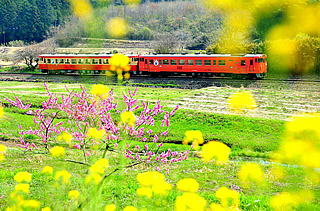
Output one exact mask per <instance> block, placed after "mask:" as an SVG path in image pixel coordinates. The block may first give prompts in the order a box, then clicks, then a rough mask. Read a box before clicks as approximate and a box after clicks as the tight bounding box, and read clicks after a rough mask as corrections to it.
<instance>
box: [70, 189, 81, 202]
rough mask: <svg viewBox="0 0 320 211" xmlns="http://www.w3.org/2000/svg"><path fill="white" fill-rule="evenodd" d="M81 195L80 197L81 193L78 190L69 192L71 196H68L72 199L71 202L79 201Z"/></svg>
mask: <svg viewBox="0 0 320 211" xmlns="http://www.w3.org/2000/svg"><path fill="white" fill-rule="evenodd" d="M79 195H80V193H79V191H77V190H71V191H69V194H68V196H69V198H70V199H71V200H76V199H78V198H79Z"/></svg>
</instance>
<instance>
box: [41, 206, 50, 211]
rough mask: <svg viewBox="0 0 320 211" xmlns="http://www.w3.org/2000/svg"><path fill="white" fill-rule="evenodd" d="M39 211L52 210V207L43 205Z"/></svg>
mask: <svg viewBox="0 0 320 211" xmlns="http://www.w3.org/2000/svg"><path fill="white" fill-rule="evenodd" d="M41 211H52V209H51V208H50V207H45V208H42V209H41Z"/></svg>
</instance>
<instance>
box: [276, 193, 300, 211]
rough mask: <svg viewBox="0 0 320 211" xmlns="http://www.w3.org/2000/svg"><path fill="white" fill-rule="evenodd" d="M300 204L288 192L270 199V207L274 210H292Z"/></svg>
mask: <svg viewBox="0 0 320 211" xmlns="http://www.w3.org/2000/svg"><path fill="white" fill-rule="evenodd" d="M297 204H298V202H297V201H296V198H295V197H294V196H293V195H291V194H290V193H288V192H283V193H280V194H278V195H275V196H273V197H272V198H271V199H270V205H271V207H272V208H273V209H274V210H291V209H292V207H294V206H296V205H297Z"/></svg>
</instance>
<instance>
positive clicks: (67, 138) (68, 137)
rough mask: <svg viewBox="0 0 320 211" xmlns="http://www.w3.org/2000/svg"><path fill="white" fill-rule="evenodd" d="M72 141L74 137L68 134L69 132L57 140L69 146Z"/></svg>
mask: <svg viewBox="0 0 320 211" xmlns="http://www.w3.org/2000/svg"><path fill="white" fill-rule="evenodd" d="M71 140H72V135H71V134H70V133H67V132H63V133H62V134H60V135H59V136H58V138H57V141H65V142H67V143H68V144H70V143H71Z"/></svg>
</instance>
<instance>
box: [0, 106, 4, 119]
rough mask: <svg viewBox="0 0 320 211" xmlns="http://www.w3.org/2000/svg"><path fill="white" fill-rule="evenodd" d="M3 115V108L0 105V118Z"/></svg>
mask: <svg viewBox="0 0 320 211" xmlns="http://www.w3.org/2000/svg"><path fill="white" fill-rule="evenodd" d="M3 116H4V110H3V108H2V106H0V119H1V118H2V117H3Z"/></svg>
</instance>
